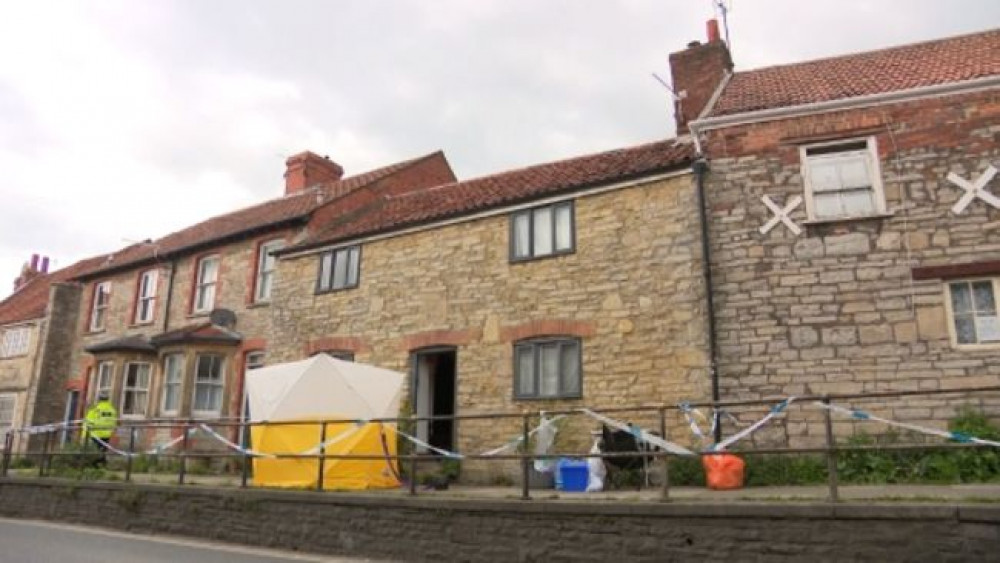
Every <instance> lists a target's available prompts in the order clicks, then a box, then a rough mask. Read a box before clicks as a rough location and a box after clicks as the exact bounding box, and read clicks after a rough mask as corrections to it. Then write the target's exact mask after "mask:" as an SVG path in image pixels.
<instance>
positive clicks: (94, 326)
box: [90, 281, 111, 332]
mask: <svg viewBox="0 0 1000 563" xmlns="http://www.w3.org/2000/svg"><path fill="white" fill-rule="evenodd" d="M91 303H92V308H91V310H90V331H91V332H97V331H99V330H104V323H105V321H106V320H107V315H108V307H109V306H110V305H111V282H109V281H105V282H101V283H98V284H95V285H94V296H93V299H92V300H91Z"/></svg>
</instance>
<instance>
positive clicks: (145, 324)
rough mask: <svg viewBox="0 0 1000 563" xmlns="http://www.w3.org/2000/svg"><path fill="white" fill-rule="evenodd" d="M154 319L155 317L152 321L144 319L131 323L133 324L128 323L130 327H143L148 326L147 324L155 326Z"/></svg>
mask: <svg viewBox="0 0 1000 563" xmlns="http://www.w3.org/2000/svg"><path fill="white" fill-rule="evenodd" d="M154 321H155V319H154V320H152V321H143V322H141V323H131V324H129V325H128V327H129V328H142V327H146V326H153V322H154Z"/></svg>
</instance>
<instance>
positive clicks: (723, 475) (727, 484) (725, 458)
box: [701, 454, 746, 491]
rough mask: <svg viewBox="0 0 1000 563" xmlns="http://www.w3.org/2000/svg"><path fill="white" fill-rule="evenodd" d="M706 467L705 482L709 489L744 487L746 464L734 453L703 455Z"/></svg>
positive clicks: (703, 462) (719, 489)
mask: <svg viewBox="0 0 1000 563" xmlns="http://www.w3.org/2000/svg"><path fill="white" fill-rule="evenodd" d="M701 465H702V466H703V467H704V468H705V484H706V485H707V486H708V488H709V489H715V490H717V491H725V490H730V489H741V488H743V473H744V469H745V468H746V464H745V463H743V460H742V459H740V458H739V457H737V456H735V455H733V454H709V455H703V456H701Z"/></svg>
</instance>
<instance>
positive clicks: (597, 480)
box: [587, 439, 608, 493]
mask: <svg viewBox="0 0 1000 563" xmlns="http://www.w3.org/2000/svg"><path fill="white" fill-rule="evenodd" d="M600 442H601V441H600V439H598V440H594V445H593V446H592V447H591V448H590V453H592V454H599V453H601V448H600V446H599V444H600ZM607 474H608V469H607V468H606V467H604V460H603V459H601V458H599V457H588V458H587V492H588V493H594V492H597V491H603V490H604V477H605V476H607Z"/></svg>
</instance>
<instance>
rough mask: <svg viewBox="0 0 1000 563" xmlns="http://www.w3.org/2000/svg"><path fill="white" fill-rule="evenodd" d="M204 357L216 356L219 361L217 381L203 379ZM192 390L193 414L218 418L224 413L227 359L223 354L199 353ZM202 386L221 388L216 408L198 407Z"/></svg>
mask: <svg viewBox="0 0 1000 563" xmlns="http://www.w3.org/2000/svg"><path fill="white" fill-rule="evenodd" d="M202 358H214V359H216V360H217V361H218V373H219V377H218V380H217V381H214V380H203V379H202V377H201V360H202ZM192 387H193V388H192V390H191V414H192V416H198V417H202V418H218V417H219V416H220V415H221V414H222V408H223V407H224V406H225V402H226V396H225V392H226V360H225V358H224V357H223V356H222V355H221V354H198V355H197V356H195V363H194V385H193V386H192ZM202 387H209V388H213V389H214V388H218V389H219V405H218V408H215V409H204V408H202V409H199V408H198V390H199V389H201V388H202Z"/></svg>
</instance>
